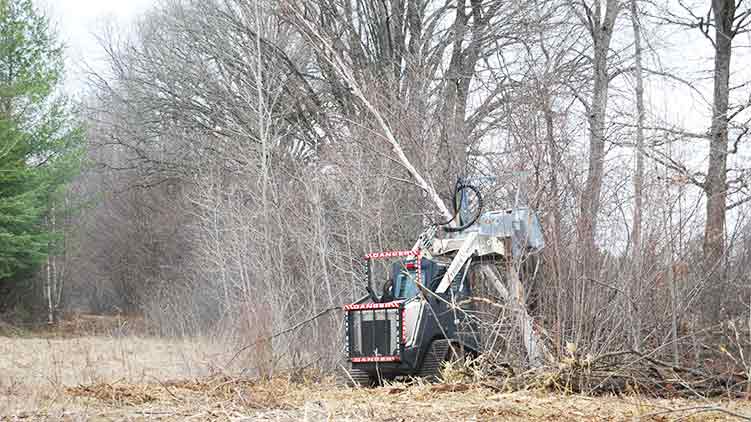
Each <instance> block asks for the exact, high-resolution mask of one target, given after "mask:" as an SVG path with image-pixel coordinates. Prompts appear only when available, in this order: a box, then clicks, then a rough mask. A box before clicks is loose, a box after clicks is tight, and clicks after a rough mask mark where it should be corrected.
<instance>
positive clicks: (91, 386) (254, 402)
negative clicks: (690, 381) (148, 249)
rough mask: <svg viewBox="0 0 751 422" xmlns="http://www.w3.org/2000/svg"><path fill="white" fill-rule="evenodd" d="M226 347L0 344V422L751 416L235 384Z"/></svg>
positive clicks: (118, 342) (472, 395) (743, 410)
mask: <svg viewBox="0 0 751 422" xmlns="http://www.w3.org/2000/svg"><path fill="white" fill-rule="evenodd" d="M226 349H227V348H226V347H222V346H220V345H218V344H213V343H211V342H209V341H201V340H194V341H168V340H160V339H145V338H137V337H122V338H101V337H75V338H67V339H34V338H0V371H2V372H1V373H0V374H2V375H1V377H0V420H70V421H78V420H93V421H119V420H164V421H182V420H196V421H204V420H216V421H240V420H274V421H286V420H289V421H297V420H309V421H319V420H335V421H338V420H348V421H360V420H362V421H370V420H384V421H402V420H449V419H454V420H518V421H526V420H533V421H543V420H581V421H601V420H614V421H617V420H634V419H636V420H649V421H662V420H675V419H679V418H680V420H694V421H698V420H722V419H726V418H731V417H732V415H731V414H730V413H727V412H732V413H737V414H749V415H751V404H749V403H748V402H745V401H716V400H713V401H689V400H667V399H662V400H654V399H650V400H646V399H643V398H639V397H620V398H619V397H597V398H592V397H585V396H579V395H550V394H548V393H544V392H541V391H522V392H514V393H501V392H496V391H493V390H492V389H487V388H484V387H481V386H476V385H473V386H469V385H466V384H462V383H461V381H458V382H457V383H455V384H444V385H429V384H423V383H417V384H414V385H405V384H394V385H390V386H386V387H380V388H375V389H348V388H343V387H337V386H334V385H333V384H332V383H331V381H329V380H328V379H317V378H315V377H314V376H312V375H309V376H308V377H307V378H302V379H301V378H299V377H296V378H295V379H291V378H287V377H284V376H280V377H277V378H274V379H272V380H270V381H254V380H250V379H236V378H232V377H230V376H227V375H220V374H218V373H217V372H216V371H215V369H214V365H216V364H217V363H219V362H221V361H223V359H226V357H227V355H228V353H227V352H228V350H226ZM212 374H213V375H212ZM676 409H690V410H683V411H679V412H676ZM723 412H724V413H723Z"/></svg>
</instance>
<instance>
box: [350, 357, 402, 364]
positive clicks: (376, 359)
mask: <svg viewBox="0 0 751 422" xmlns="http://www.w3.org/2000/svg"><path fill="white" fill-rule="evenodd" d="M352 362H355V363H364V362H399V356H366V357H361V358H352Z"/></svg>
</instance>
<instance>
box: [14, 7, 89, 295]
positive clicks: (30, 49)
mask: <svg viewBox="0 0 751 422" xmlns="http://www.w3.org/2000/svg"><path fill="white" fill-rule="evenodd" d="M63 63H64V59H63V48H62V45H61V44H60V42H58V41H57V40H56V39H55V35H54V33H53V32H52V31H51V29H50V24H49V20H48V19H47V18H46V17H45V16H43V15H42V14H41V13H39V12H38V11H37V10H36V9H35V8H34V5H33V4H32V1H31V0H0V283H3V282H6V281H8V280H12V279H16V280H18V279H20V278H23V277H27V276H29V275H31V274H32V273H33V272H34V271H35V270H36V268H37V267H38V265H39V264H40V263H41V262H42V261H43V260H44V258H45V256H46V254H47V252H48V250H49V247H50V242H51V240H52V238H51V234H50V233H49V231H48V228H47V227H46V225H45V216H46V213H47V212H48V211H49V210H50V209H51V201H52V200H53V198H54V197H55V195H56V194H58V193H59V191H60V190H61V189H62V187H63V186H64V184H65V183H66V182H67V181H69V180H70V178H71V177H72V176H73V175H74V174H75V171H76V169H77V163H78V161H79V157H80V153H79V152H80V145H81V133H82V132H81V129H80V126H79V124H78V123H77V122H76V119H75V118H74V115H73V113H72V112H71V110H70V107H69V106H68V104H67V101H66V99H65V97H64V96H63V95H62V94H61V86H60V85H61V83H62V76H63Z"/></svg>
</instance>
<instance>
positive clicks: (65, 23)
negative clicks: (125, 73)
mask: <svg viewBox="0 0 751 422" xmlns="http://www.w3.org/2000/svg"><path fill="white" fill-rule="evenodd" d="M156 1H157V0H34V2H35V3H36V4H37V6H38V7H40V8H42V10H44V11H45V12H46V13H47V15H48V16H49V17H50V18H51V20H52V22H53V24H54V25H55V26H56V27H57V30H58V33H59V35H60V39H61V40H62V41H63V42H64V43H65V45H66V47H67V48H66V65H67V66H66V83H65V89H66V90H67V91H68V93H69V94H70V95H72V96H74V97H77V96H79V95H81V91H82V90H83V87H84V81H85V78H86V76H85V72H84V69H85V67H86V66H85V65H89V66H91V67H92V68H94V69H95V70H97V69H101V66H102V63H101V57H102V56H103V51H102V49H101V47H100V46H99V45H98V43H97V41H96V37H95V36H94V34H95V33H97V32H101V29H102V28H103V26H104V24H105V23H107V22H113V23H116V24H117V25H118V26H120V25H122V26H127V25H129V24H131V23H132V22H133V21H134V20H135V19H136V18H137V17H138V16H139V15H140V14H142V13H143V12H145V11H146V10H147V9H148V8H149V7H151V6H152V5H154V4H155V3H156Z"/></svg>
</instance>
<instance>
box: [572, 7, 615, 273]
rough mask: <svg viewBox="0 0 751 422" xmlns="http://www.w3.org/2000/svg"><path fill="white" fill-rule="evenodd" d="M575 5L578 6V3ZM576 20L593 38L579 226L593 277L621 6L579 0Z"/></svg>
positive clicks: (584, 254)
mask: <svg viewBox="0 0 751 422" xmlns="http://www.w3.org/2000/svg"><path fill="white" fill-rule="evenodd" d="M575 7H577V8H578V7H579V6H578V5H577V6H575ZM581 8H582V9H583V13H582V12H578V16H579V20H580V21H581V23H582V24H583V25H584V26H585V27H586V28H587V31H589V35H590V36H591V38H592V59H591V61H592V94H591V97H590V99H589V102H587V103H584V104H585V107H586V113H587V119H588V122H589V160H588V163H589V167H588V170H587V180H586V183H585V185H584V191H583V193H582V199H581V204H580V215H579V230H580V231H581V240H582V252H583V254H582V257H583V261H584V267H583V268H584V275H585V277H587V278H589V279H595V278H596V277H597V276H596V274H595V269H596V265H597V264H596V262H595V261H596V256H597V247H596V244H595V236H596V234H597V219H598V214H599V212H600V194H601V191H602V183H603V176H604V166H605V142H606V134H605V129H606V126H605V120H606V116H607V108H608V87H609V86H610V74H609V70H608V58H609V56H610V42H611V40H612V38H613V32H614V30H615V22H616V18H617V16H618V13H619V12H620V10H621V4H620V2H619V1H618V0H607V1H606V2H604V3H603V2H600V1H594V2H592V3H588V2H582V4H581Z"/></svg>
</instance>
